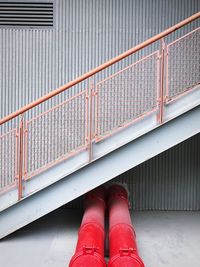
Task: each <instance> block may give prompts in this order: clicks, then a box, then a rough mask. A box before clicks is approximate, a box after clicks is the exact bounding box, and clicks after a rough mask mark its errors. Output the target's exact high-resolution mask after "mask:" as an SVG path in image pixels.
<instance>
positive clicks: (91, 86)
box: [86, 78, 94, 162]
mask: <svg viewBox="0 0 200 267" xmlns="http://www.w3.org/2000/svg"><path fill="white" fill-rule="evenodd" d="M93 89H94V83H93V81H92V79H91V78H89V89H88V90H87V96H86V98H87V147H88V153H89V162H91V161H92V138H93V121H92V120H93Z"/></svg>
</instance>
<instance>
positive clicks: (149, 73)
mask: <svg viewBox="0 0 200 267" xmlns="http://www.w3.org/2000/svg"><path fill="white" fill-rule="evenodd" d="M158 55H159V52H158V51H156V52H155V53H153V54H151V55H149V56H148V57H145V58H143V59H142V60H140V61H138V62H136V63H134V64H132V65H131V66H129V67H128V68H126V69H124V70H122V71H120V72H118V73H116V74H114V75H112V76H110V77H108V78H107V79H105V80H103V81H101V82H100V83H98V84H97V97H96V98H97V100H96V136H97V137H98V138H99V137H100V136H102V135H106V134H108V133H109V132H111V131H113V130H114V129H116V128H118V127H121V126H123V125H124V124H126V123H128V122H130V121H132V120H134V119H136V118H137V117H139V116H141V115H142V114H144V113H146V112H148V111H151V110H152V109H153V108H154V107H156V105H157V91H158V78H159V71H158V67H159V60H158Z"/></svg>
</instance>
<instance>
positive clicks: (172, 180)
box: [67, 134, 200, 211]
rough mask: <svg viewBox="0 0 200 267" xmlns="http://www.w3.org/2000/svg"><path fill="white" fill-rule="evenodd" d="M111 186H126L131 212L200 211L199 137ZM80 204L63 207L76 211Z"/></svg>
mask: <svg viewBox="0 0 200 267" xmlns="http://www.w3.org/2000/svg"><path fill="white" fill-rule="evenodd" d="M112 182H120V183H124V184H125V185H126V186H128V189H129V193H130V194H129V197H130V204H131V207H132V208H133V209H134V210H193V211H197V210H200V134H198V135H196V136H194V137H192V138H190V139H188V140H186V141H185V142H183V143H181V144H179V145H177V146H175V147H173V148H171V149H169V150H167V151H165V152H163V153H161V154H160V155H158V156H156V157H154V158H152V159H150V160H148V161H146V162H144V163H142V164H140V165H139V166H137V167H135V168H133V169H131V170H129V171H127V172H125V173H123V174H122V175H120V176H119V177H117V178H115V179H113V180H112V181H111V183H112ZM109 183H110V182H109ZM109 183H108V184H109ZM82 200H83V199H82V198H79V199H77V200H74V201H72V202H71V203H69V204H68V205H67V207H68V208H80V207H82V202H83V201H82Z"/></svg>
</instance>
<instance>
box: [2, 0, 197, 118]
mask: <svg viewBox="0 0 200 267" xmlns="http://www.w3.org/2000/svg"><path fill="white" fill-rule="evenodd" d="M0 1H1V0H0ZM31 1H33V0H31ZM43 1H45V0H43ZM12 2H13V0H12ZM47 2H49V1H47ZM198 10H200V1H199V0H162V1H160V0H93V1H91V0H81V1H80V0H55V1H54V28H53V29H50V28H49V29H39V28H38V29H25V28H12V27H11V28H8V27H7V28H6V27H4V28H2V27H0V104H1V110H0V117H4V116H5V115H7V114H9V113H11V112H13V111H15V110H16V109H18V108H20V107H21V106H23V105H25V104H27V103H29V102H31V101H33V100H34V99H37V98H38V97H40V96H42V95H44V94H46V93H47V92H49V91H51V90H53V89H55V88H57V87H58V86H60V85H63V84H64V83H66V82H68V81H70V80H72V79H73V78H75V77H77V76H79V75H81V74H83V73H85V72H86V71H88V70H90V69H92V68H94V67H96V66H98V65H99V64H101V63H103V62H105V61H106V60H108V59H110V58H112V57H114V56H116V55H118V54H119V53H121V52H123V51H125V50H127V49H129V48H131V47H133V46H135V45H136V44H138V43H140V42H142V41H144V40H146V39H148V38H149V37H151V36H153V35H155V34H156V33H159V32H161V31H162V30H164V29H166V28H167V27H169V26H172V25H173V24H175V23H177V22H179V21H181V20H182V19H184V18H186V17H188V16H190V15H192V14H193V13H195V12H197V11H198ZM197 23H198V22H195V23H193V25H194V24H197ZM186 31H187V30H186ZM147 50H148V49H147ZM74 90H77V89H74ZM72 91H73V90H72ZM72 93H73V92H72Z"/></svg>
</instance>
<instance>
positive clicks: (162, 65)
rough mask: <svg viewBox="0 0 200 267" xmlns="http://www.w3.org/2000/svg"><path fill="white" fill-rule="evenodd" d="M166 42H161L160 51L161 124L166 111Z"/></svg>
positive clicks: (159, 119)
mask: <svg viewBox="0 0 200 267" xmlns="http://www.w3.org/2000/svg"><path fill="white" fill-rule="evenodd" d="M164 70H165V42H164V39H162V40H161V49H160V90H159V117H158V121H159V123H160V124H162V123H163V111H164V78H165V77H164V76H165V72H164Z"/></svg>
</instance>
